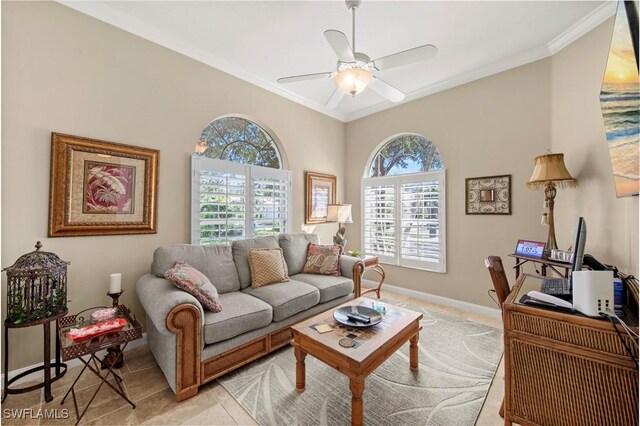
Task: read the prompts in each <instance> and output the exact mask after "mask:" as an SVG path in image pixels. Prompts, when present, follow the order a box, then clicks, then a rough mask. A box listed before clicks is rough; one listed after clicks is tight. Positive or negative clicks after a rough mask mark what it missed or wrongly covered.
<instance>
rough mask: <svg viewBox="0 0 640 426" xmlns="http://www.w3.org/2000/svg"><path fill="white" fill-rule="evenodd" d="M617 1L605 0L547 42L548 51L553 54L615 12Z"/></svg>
mask: <svg viewBox="0 0 640 426" xmlns="http://www.w3.org/2000/svg"><path fill="white" fill-rule="evenodd" d="M617 7H618V2H617V1H605V2H604V3H602V4H601V5H600V6H598V7H597V8H596V9H594V10H593V11H592V12H591V13H590V14H588V15H587V16H585V17H584V18H582V19H581V20H579V21H578V22H576V23H575V24H573V25H572V26H571V27H569V28H568V29H567V30H565V31H564V32H563V33H562V34H560V35H559V36H557V37H556V38H554V39H553V40H551V41H550V42H549V43H547V47H548V48H549V52H550V53H551V55H554V54H556V53H558V52H559V51H561V50H562V49H564V48H565V47H567V46H568V45H570V44H571V43H573V42H574V41H576V40H577V39H579V38H580V37H582V36H583V35H585V34H586V33H588V32H589V31H591V30H592V29H594V28H595V27H597V26H598V25H600V24H602V23H603V22H604V21H606V20H607V19H609V18H610V17H612V16H613V15H615V14H616V10H617Z"/></svg>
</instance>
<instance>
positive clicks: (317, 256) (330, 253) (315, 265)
mask: <svg viewBox="0 0 640 426" xmlns="http://www.w3.org/2000/svg"><path fill="white" fill-rule="evenodd" d="M341 253H342V247H341V246H339V245H337V244H334V245H329V246H320V245H317V244H313V243H309V247H308V248H307V262H306V263H305V264H304V267H303V268H302V273H303V274H318V275H334V276H339V275H340V254H341Z"/></svg>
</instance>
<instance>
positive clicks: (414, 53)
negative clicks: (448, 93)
mask: <svg viewBox="0 0 640 426" xmlns="http://www.w3.org/2000/svg"><path fill="white" fill-rule="evenodd" d="M436 53H438V48H437V47H435V46H434V45H432V44H425V45H424V46H420V47H414V48H413V49H409V50H405V51H403V52H398V53H394V54H393V55H388V56H383V57H382V58H378V59H376V60H374V61H373V64H374V65H375V67H376V68H377V69H378V71H382V70H386V69H389V68H394V67H401V66H403V65H409V64H413V63H415V62H420V61H426V60H427V59H431V58H433V57H434V56H436Z"/></svg>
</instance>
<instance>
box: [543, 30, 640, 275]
mask: <svg viewBox="0 0 640 426" xmlns="http://www.w3.org/2000/svg"><path fill="white" fill-rule="evenodd" d="M612 30H613V19H609V20H608V21H607V22H605V23H603V24H602V25H600V26H599V27H598V28H596V29H594V30H593V31H591V32H590V33H589V34H587V35H585V36H584V37H582V38H580V39H579V40H577V41H576V42H575V43H573V44H571V45H570V46H568V47H566V48H565V49H563V50H562V51H560V52H558V53H557V54H556V55H554V56H553V57H552V59H551V70H552V71H551V89H552V90H551V93H552V96H551V147H552V149H553V151H554V152H563V153H564V154H565V162H566V164H567V167H568V169H569V171H570V172H571V173H572V174H573V176H574V177H575V178H577V179H578V184H579V187H578V188H577V189H570V190H561V191H559V192H558V196H557V198H556V200H557V201H556V216H555V217H556V223H557V225H556V236H557V238H558V244H559V245H560V246H561V247H562V248H566V247H568V246H569V245H571V244H572V242H571V238H572V237H571V234H572V231H573V226H574V223H575V221H576V218H577V217H578V216H584V217H585V219H586V221H587V232H588V235H587V247H586V251H587V253H590V254H593V255H594V256H595V257H596V258H597V259H599V260H600V261H602V262H605V263H611V264H614V265H617V266H618V268H619V269H620V270H621V271H623V272H626V273H632V274H634V275H635V276H638V197H627V198H619V199H618V198H616V195H615V191H614V186H613V175H612V173H611V164H610V162H609V152H608V149H607V141H606V134H605V130H604V124H603V120H602V112H601V110H600V101H599V95H600V86H601V84H602V76H603V74H604V69H605V66H606V63H607V55H608V52H609V41H610V39H611V33H612Z"/></svg>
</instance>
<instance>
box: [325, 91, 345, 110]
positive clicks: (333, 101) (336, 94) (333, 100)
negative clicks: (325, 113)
mask: <svg viewBox="0 0 640 426" xmlns="http://www.w3.org/2000/svg"><path fill="white" fill-rule="evenodd" d="M343 96H344V92H343V91H342V90H340V89H339V88H337V87H336V90H334V91H333V94H332V95H331V97H330V98H329V101H328V102H327V104H326V105H325V108H327V109H334V108H335V107H337V106H338V104H339V103H340V101H341V100H342V97H343Z"/></svg>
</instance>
